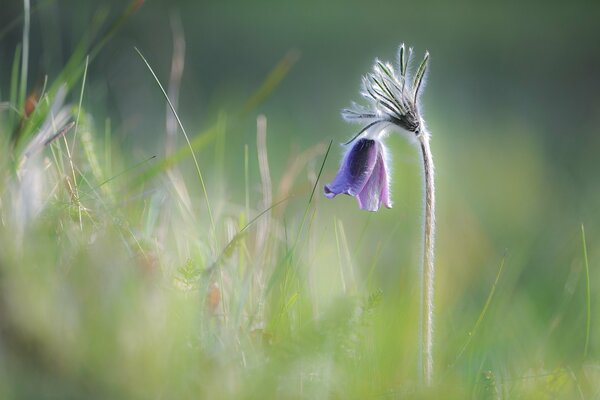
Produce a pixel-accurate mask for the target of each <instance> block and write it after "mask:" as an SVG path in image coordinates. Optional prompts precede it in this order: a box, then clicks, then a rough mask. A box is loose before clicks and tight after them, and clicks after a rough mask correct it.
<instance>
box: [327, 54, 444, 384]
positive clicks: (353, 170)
mask: <svg viewBox="0 0 600 400" xmlns="http://www.w3.org/2000/svg"><path fill="white" fill-rule="evenodd" d="M411 56H412V49H410V48H409V49H408V51H407V50H406V48H405V46H404V44H402V45H401V46H400V49H399V50H398V62H397V67H396V68H397V69H396V70H395V69H394V66H392V65H391V64H390V63H383V62H381V61H379V60H375V65H374V66H373V71H372V72H370V73H368V74H367V75H365V76H364V77H363V80H362V90H361V95H362V97H363V98H365V99H366V100H367V101H368V102H369V106H367V107H365V106H362V105H358V104H355V103H352V107H351V108H348V109H344V110H342V117H343V118H344V119H345V120H346V121H348V122H355V123H359V124H361V125H362V128H361V129H360V130H359V131H358V133H357V134H356V135H354V137H353V138H352V139H350V140H349V141H347V142H346V143H345V144H344V145H345V146H347V149H346V154H345V155H344V158H343V160H342V165H341V166H340V169H339V172H338V174H337V176H336V177H335V179H334V180H333V182H331V183H330V184H327V185H325V196H327V197H329V198H333V197H335V196H336V195H338V194H341V193H344V194H348V195H351V196H355V197H356V198H357V200H358V205H359V207H360V208H362V209H363V210H368V211H377V210H379V208H380V207H381V205H384V206H386V207H388V208H391V206H392V202H391V198H390V188H389V182H390V177H389V174H388V171H389V168H388V165H387V164H388V163H389V157H388V151H387V150H386V148H385V144H384V142H383V138H384V137H385V136H386V135H387V131H388V130H396V131H401V132H404V133H407V134H408V136H409V137H411V138H413V139H416V140H415V142H416V143H418V146H419V150H420V152H421V159H422V161H423V203H424V224H423V264H422V265H421V269H420V274H419V275H420V278H421V279H420V281H421V282H420V284H421V286H420V294H421V296H420V310H419V344H418V349H419V357H418V368H419V374H420V376H421V377H422V379H423V381H424V382H425V384H426V385H431V384H432V382H433V373H434V370H433V367H434V362H433V361H434V356H433V343H434V340H433V319H434V318H433V317H434V314H433V289H434V276H435V266H434V238H435V186H434V168H433V157H432V155H431V149H430V147H429V138H430V134H429V132H428V131H427V128H426V126H425V122H424V120H423V119H422V117H421V113H420V107H419V97H420V94H421V91H422V89H423V87H424V83H425V75H426V73H427V67H428V65H429V53H427V52H426V53H425V56H424V57H423V61H421V63H420V64H419V67H418V68H417V70H416V72H415V74H414V76H413V75H412V74H410V73H409V65H410V62H411Z"/></svg>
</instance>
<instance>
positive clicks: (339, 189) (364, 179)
mask: <svg viewBox="0 0 600 400" xmlns="http://www.w3.org/2000/svg"><path fill="white" fill-rule="evenodd" d="M385 159H386V155H385V149H384V147H383V143H382V142H381V141H380V140H374V139H365V138H362V139H359V140H357V141H355V142H354V144H353V145H352V147H351V148H350V150H349V151H348V152H347V153H346V155H345V156H344V158H343V160H342V165H341V167H340V170H339V172H338V174H337V176H336V177H335V179H334V180H333V182H331V183H330V184H328V185H325V196H327V197H328V198H330V199H331V198H333V197H335V196H336V195H338V194H340V193H344V194H348V195H350V196H355V197H356V198H357V200H358V205H359V207H360V208H362V209H363V210H368V211H377V210H379V207H381V204H382V203H383V204H384V205H385V206H386V207H387V208H391V207H392V203H391V201H390V191H389V177H388V170H387V167H386V162H385Z"/></svg>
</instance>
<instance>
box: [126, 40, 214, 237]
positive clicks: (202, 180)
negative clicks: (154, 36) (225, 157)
mask: <svg viewBox="0 0 600 400" xmlns="http://www.w3.org/2000/svg"><path fill="white" fill-rule="evenodd" d="M134 49H135V51H136V52H137V53H138V55H139V56H140V58H141V59H142V61H143V62H144V64H146V67H147V68H148V70H149V71H150V73H151V74H152V77H153V78H154V80H155V81H156V84H157V85H158V87H159V88H160V90H161V92H162V94H163V96H164V97H165V99H166V100H167V103H168V104H169V107H170V108H171V111H173V115H175V119H177V124H178V125H179V128H180V129H181V132H182V133H183V137H184V138H185V141H186V143H187V145H188V148H189V149H190V153H191V154H192V159H193V160H194V165H195V167H196V172H197V173H198V178H199V179H200V186H202V192H203V193H204V199H205V201H206V209H207V211H208V218H209V219H210V226H211V228H212V232H213V235H214V240H215V243H216V241H217V228H216V225H215V220H214V218H213V213H212V209H211V207H210V201H209V199H208V192H207V190H206V185H205V184H204V177H203V176H202V172H201V171H200V165H199V164H198V160H197V159H196V154H194V148H193V146H192V143H191V142H190V138H189V136H188V134H187V132H186V131H185V128H184V127H183V124H182V123H181V120H180V119H179V115H178V114H177V110H175V107H174V106H173V103H171V99H169V95H167V92H166V91H165V89H164V88H163V85H162V84H161V83H160V80H159V79H158V77H157V76H156V74H155V73H154V70H153V69H152V67H151V66H150V64H149V63H148V61H147V60H146V57H144V55H143V54H142V53H141V52H140V51H139V50H138V48H137V47H134Z"/></svg>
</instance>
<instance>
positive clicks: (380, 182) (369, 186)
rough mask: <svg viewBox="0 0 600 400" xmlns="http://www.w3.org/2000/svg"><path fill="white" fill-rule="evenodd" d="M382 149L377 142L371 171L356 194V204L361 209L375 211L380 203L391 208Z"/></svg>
mask: <svg viewBox="0 0 600 400" xmlns="http://www.w3.org/2000/svg"><path fill="white" fill-rule="evenodd" d="M385 163H386V160H385V156H384V149H383V145H382V144H381V143H379V142H378V143H377V160H376V162H375V167H374V168H373V173H372V174H371V176H370V177H369V180H368V181H367V183H366V184H365V185H364V187H363V188H362V190H361V191H360V193H359V194H358V196H357V200H358V206H359V207H360V208H361V209H363V210H368V211H377V210H379V207H381V203H383V205H384V206H385V207H387V208H392V204H391V201H390V191H389V178H388V172H387V168H386V165H385Z"/></svg>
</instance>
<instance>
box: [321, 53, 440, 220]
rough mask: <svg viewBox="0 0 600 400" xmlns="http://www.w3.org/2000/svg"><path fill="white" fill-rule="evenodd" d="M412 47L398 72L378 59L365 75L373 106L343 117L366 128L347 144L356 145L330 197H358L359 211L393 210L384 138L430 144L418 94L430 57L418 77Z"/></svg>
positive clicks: (401, 58)
mask: <svg viewBox="0 0 600 400" xmlns="http://www.w3.org/2000/svg"><path fill="white" fill-rule="evenodd" d="M411 55H412V49H408V52H407V51H406V48H405V47H404V44H403V45H401V46H400V49H399V50H398V66H397V70H394V67H393V66H392V65H391V64H389V63H383V62H381V61H379V60H375V65H374V66H373V72H371V73H368V74H367V75H365V76H364V77H363V82H362V90H361V96H362V97H364V98H365V99H366V100H367V101H368V106H362V105H359V104H356V103H352V107H350V108H348V109H344V110H342V117H343V118H344V119H345V120H346V121H349V122H356V123H359V124H362V125H363V128H362V129H361V130H360V131H359V132H358V133H357V134H356V135H355V136H354V137H353V138H352V139H350V141H348V142H347V143H346V145H349V144H351V143H353V144H352V147H351V148H350V150H349V151H348V152H347V153H346V155H345V156H344V159H343V160H342V166H341V167H340V170H339V172H338V174H337V176H336V177H335V179H334V181H333V182H332V183H330V184H329V185H325V196H327V197H328V198H333V197H335V196H336V195H338V194H340V193H345V194H349V195H350V196H355V197H356V198H357V199H358V205H359V206H360V208H362V209H364V210H369V211H377V210H379V207H381V203H383V204H384V205H385V206H386V207H388V208H391V201H390V193H389V176H388V168H387V166H386V156H385V147H384V145H383V143H382V142H381V139H382V138H383V137H384V136H386V135H387V133H388V132H389V131H392V130H395V131H400V132H404V133H407V134H408V135H409V136H410V137H413V138H416V139H418V140H419V141H420V142H423V140H428V138H429V134H428V133H427V130H426V128H425V125H424V122H423V120H422V118H421V113H420V110H419V108H420V107H419V96H420V94H421V90H422V88H423V81H424V78H425V75H426V72H427V65H428V62H429V54H428V53H425V57H424V58H423V61H422V62H421V64H420V65H419V67H418V68H417V70H416V72H415V74H414V76H411V74H410V73H409V71H408V69H409V68H408V66H409V63H410V58H411Z"/></svg>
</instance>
